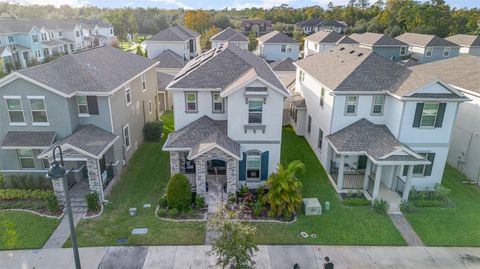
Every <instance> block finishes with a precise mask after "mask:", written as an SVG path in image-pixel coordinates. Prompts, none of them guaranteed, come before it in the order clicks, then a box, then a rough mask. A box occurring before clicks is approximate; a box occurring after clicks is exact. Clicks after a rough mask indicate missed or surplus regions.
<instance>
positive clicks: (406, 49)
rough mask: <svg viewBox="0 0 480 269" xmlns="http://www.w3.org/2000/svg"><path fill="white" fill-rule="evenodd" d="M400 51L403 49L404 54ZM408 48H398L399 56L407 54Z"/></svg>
mask: <svg viewBox="0 0 480 269" xmlns="http://www.w3.org/2000/svg"><path fill="white" fill-rule="evenodd" d="M402 49H405V52H403V53H402ZM407 51H408V48H407V47H406V46H401V47H400V53H399V55H400V56H405V55H406V54H407Z"/></svg>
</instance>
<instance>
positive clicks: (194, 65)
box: [169, 44, 288, 93]
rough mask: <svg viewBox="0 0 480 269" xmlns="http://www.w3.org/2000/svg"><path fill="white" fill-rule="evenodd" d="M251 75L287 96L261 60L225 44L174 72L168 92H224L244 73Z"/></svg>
mask: <svg viewBox="0 0 480 269" xmlns="http://www.w3.org/2000/svg"><path fill="white" fill-rule="evenodd" d="M251 72H253V73H254V74H256V75H257V76H259V77H261V78H262V79H264V80H265V81H267V82H269V83H270V84H272V85H274V86H275V87H277V88H278V89H279V90H282V91H284V92H285V93H288V92H287V90H286V89H285V87H284V86H283V85H282V83H281V82H280V80H279V79H278V77H277V76H276V75H275V73H274V72H273V71H272V69H271V68H270V67H269V66H268V64H267V63H266V62H265V61H264V60H263V59H261V58H260V57H258V56H256V55H254V54H253V53H251V52H250V51H247V50H244V49H241V48H239V47H237V46H234V45H229V44H224V45H223V46H221V47H219V48H214V49H211V50H209V51H207V52H204V53H202V54H201V55H199V56H197V57H196V58H195V59H193V60H190V62H188V64H187V65H186V66H185V67H184V68H183V69H182V70H180V72H178V74H177V75H176V76H175V78H174V80H173V82H172V83H171V84H170V85H169V88H183V89H185V88H187V89H188V88H193V89H221V90H225V89H226V88H227V87H228V86H230V85H232V84H233V83H235V82H237V81H239V80H240V79H242V78H243V77H244V76H245V75H246V74H247V73H248V74H252V73H251Z"/></svg>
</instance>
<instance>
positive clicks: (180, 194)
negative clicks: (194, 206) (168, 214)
mask: <svg viewBox="0 0 480 269" xmlns="http://www.w3.org/2000/svg"><path fill="white" fill-rule="evenodd" d="M191 202H192V191H191V187H190V182H188V178H187V177H186V176H185V175H184V174H180V173H178V174H175V175H173V176H172V177H171V178H170V180H169V181H168V184H167V203H168V208H169V209H174V208H175V209H177V210H178V211H184V210H188V209H190V206H191Z"/></svg>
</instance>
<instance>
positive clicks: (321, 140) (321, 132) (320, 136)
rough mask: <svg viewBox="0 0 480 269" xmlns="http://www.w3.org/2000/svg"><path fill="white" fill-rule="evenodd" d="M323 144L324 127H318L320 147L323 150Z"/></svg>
mask: <svg viewBox="0 0 480 269" xmlns="http://www.w3.org/2000/svg"><path fill="white" fill-rule="evenodd" d="M322 145H323V131H322V129H318V149H319V150H322Z"/></svg>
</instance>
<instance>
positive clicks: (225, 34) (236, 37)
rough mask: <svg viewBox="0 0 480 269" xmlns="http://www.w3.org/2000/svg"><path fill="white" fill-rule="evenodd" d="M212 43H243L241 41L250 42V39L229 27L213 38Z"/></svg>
mask: <svg viewBox="0 0 480 269" xmlns="http://www.w3.org/2000/svg"><path fill="white" fill-rule="evenodd" d="M210 41H223V42H225V41H235V42H241V41H244V42H248V38H247V37H246V36H245V35H243V34H241V33H239V32H237V31H235V30H233V29H232V28H231V27H227V28H225V29H224V30H223V31H221V32H220V33H218V34H216V35H214V36H212V38H210Z"/></svg>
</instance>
